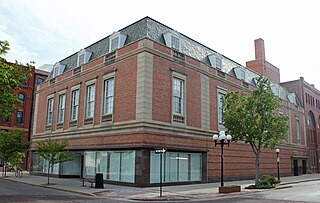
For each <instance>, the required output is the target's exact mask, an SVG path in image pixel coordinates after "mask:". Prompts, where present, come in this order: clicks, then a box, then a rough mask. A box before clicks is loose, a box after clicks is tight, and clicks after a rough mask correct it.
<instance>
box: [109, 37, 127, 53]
mask: <svg viewBox="0 0 320 203" xmlns="http://www.w3.org/2000/svg"><path fill="white" fill-rule="evenodd" d="M126 39H127V35H124V34H121V33H120V32H114V33H112V35H110V37H109V52H113V51H115V50H117V49H119V48H121V47H123V45H124V43H125V41H126Z"/></svg>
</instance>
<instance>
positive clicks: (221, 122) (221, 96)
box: [217, 91, 225, 124]
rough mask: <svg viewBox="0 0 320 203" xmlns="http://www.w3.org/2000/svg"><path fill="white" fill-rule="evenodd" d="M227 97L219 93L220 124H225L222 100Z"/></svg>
mask: <svg viewBox="0 0 320 203" xmlns="http://www.w3.org/2000/svg"><path fill="white" fill-rule="evenodd" d="M224 96H225V93H224V92H219V91H218V98H217V99H218V122H219V124H223V119H222V113H223V105H222V100H223V97H224Z"/></svg>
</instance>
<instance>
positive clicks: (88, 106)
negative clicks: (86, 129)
mask: <svg viewBox="0 0 320 203" xmlns="http://www.w3.org/2000/svg"><path fill="white" fill-rule="evenodd" d="M89 89H90V91H89ZM91 91H92V92H91ZM95 92H96V83H91V84H88V85H87V86H86V105H85V107H86V108H85V118H93V117H94V108H95V100H96V98H95V96H96V94H95ZM92 93H93V94H92ZM89 99H90V100H89ZM91 108H92V110H91Z"/></svg>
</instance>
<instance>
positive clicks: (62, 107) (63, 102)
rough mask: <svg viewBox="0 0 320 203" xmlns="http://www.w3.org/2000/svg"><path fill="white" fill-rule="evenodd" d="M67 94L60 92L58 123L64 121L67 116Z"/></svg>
mask: <svg viewBox="0 0 320 203" xmlns="http://www.w3.org/2000/svg"><path fill="white" fill-rule="evenodd" d="M65 107H66V94H65V93H62V94H59V103H58V116H57V123H63V122H64V117H65Z"/></svg>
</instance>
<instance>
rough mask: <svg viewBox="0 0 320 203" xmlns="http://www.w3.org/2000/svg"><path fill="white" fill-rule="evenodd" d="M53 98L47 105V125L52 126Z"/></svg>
mask: <svg viewBox="0 0 320 203" xmlns="http://www.w3.org/2000/svg"><path fill="white" fill-rule="evenodd" d="M52 113H53V98H50V99H48V105H47V125H51V124H52Z"/></svg>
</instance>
